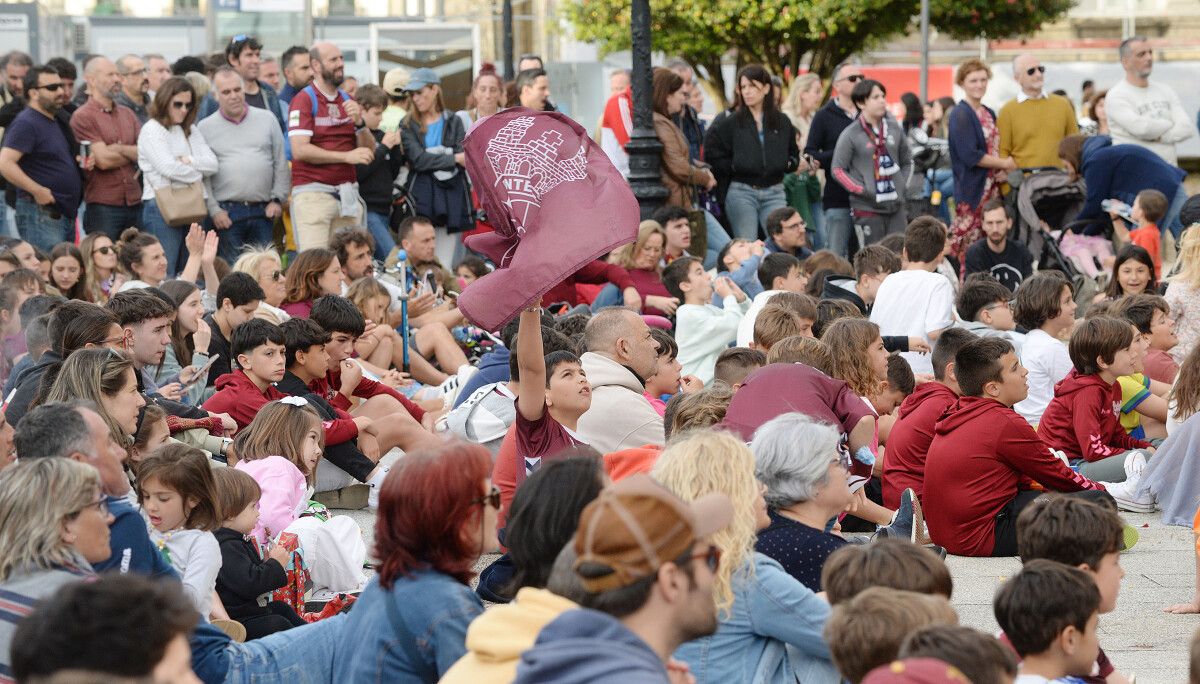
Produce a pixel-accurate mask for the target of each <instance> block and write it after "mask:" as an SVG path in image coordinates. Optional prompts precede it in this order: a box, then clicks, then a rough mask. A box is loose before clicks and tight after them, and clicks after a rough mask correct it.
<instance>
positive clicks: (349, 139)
mask: <svg viewBox="0 0 1200 684" xmlns="http://www.w3.org/2000/svg"><path fill="white" fill-rule="evenodd" d="M309 61H310V63H311V65H312V72H313V82H312V84H311V85H309V86H307V87H305V88H303V89H301V90H300V92H298V93H296V95H295V97H293V98H292V101H291V104H290V105H289V108H288V127H287V129H288V139H289V140H291V143H292V203H291V212H292V226H293V228H294V230H295V234H296V246H297V247H298V248H299V249H300V250H301V251H303V250H306V249H313V248H316V247H321V248H324V247H328V246H329V237H330V235H332V234H333V231H335V230H337V229H338V228H341V227H342V226H353V225H363V221H364V217H365V211H366V208H365V206H363V204H362V200H361V199H359V196H358V175H357V174H356V173H355V170H354V165H355V164H369V163H371V160H372V159H374V158H375V138H373V137H371V131H369V130H367V128H366V127H365V126H363V121H362V110H361V109H360V108H359V106H358V103H357V102H355V101H354V100H352V99H351V98H350V97H349V95H347V94H346V92H345V91H344V90H342V89H341V85H342V81H343V80H344V79H345V60H344V59H343V57H342V51H341V50H340V49H339V48H338V46H336V45H334V44H333V43H329V42H319V43H316V44H314V45H313V46H312V49H311V50H309Z"/></svg>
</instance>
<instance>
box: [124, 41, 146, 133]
mask: <svg viewBox="0 0 1200 684" xmlns="http://www.w3.org/2000/svg"><path fill="white" fill-rule="evenodd" d="M117 73H119V74H120V75H121V90H120V92H118V93H117V104H119V105H121V106H122V107H128V108H130V109H132V110H133V113H134V114H136V115H137V120H138V123H139V124H142V125H145V124H146V121H148V120H149V119H150V95H149V93H150V78H149V77H148V76H147V74H146V63H145V62H143V61H142V58H141V57H138V56H137V55H125V56H124V57H121V58H120V59H118V60H117Z"/></svg>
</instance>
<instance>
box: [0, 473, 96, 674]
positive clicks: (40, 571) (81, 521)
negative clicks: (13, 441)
mask: <svg viewBox="0 0 1200 684" xmlns="http://www.w3.org/2000/svg"><path fill="white" fill-rule="evenodd" d="M112 521H113V517H112V515H111V514H109V512H108V504H107V503H106V501H105V497H104V493H103V492H101V491H100V475H99V473H98V472H97V471H96V469H95V468H93V467H92V466H89V465H85V464H83V463H79V462H78V461H73V460H71V459H68V458H36V459H30V460H28V461H23V462H21V463H18V464H16V465H13V466H10V467H8V468H5V469H4V470H3V471H2V472H0V591H3V592H4V595H5V602H4V605H3V607H0V616H2V617H3V618H4V624H6V625H8V628H7V629H0V669H4V670H6V671H7V670H8V668H9V665H10V662H9V652H10V650H11V647H12V636H13V625H14V624H15V623H16V622H17V621H19V620H20V619H21V618H23V617H24V616H25V615H27V614H28V613H29V611H30V609H32V607H33V605H34V603H36V602H37V601H39V600H41V599H44V598H47V597H49V596H51V595H53V594H54V593H55V592H56V591H58V590H59V588H61V587H62V586H63V585H66V584H70V583H72V582H78V581H80V580H82V579H86V578H89V577H94V576H95V572H94V571H93V570H92V563H99V562H101V561H105V560H108V557H109V556H111V555H112V549H111V548H110V547H109V531H108V526H109V525H110V524H111V523H112Z"/></svg>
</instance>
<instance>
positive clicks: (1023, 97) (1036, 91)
mask: <svg viewBox="0 0 1200 684" xmlns="http://www.w3.org/2000/svg"><path fill="white" fill-rule="evenodd" d="M1013 78H1014V79H1016V81H1017V84H1018V85H1020V86H1021V92H1019V93H1017V97H1016V99H1013V100H1009V101H1008V103H1007V104H1005V105H1004V106H1003V107H1002V108H1001V109H1000V114H999V115H998V116H997V117H996V127H997V128H999V129H1000V157H1001V158H1004V157H1012V158H1013V159H1014V160H1015V161H1016V162H1017V166H1018V167H1021V168H1033V167H1039V166H1055V167H1058V166H1062V163H1061V162H1059V160H1058V143H1059V142H1060V141H1062V139H1063V138H1065V137H1067V136H1068V135H1075V134H1076V133H1078V132H1079V124H1078V123H1077V122H1076V121H1075V109H1074V108H1073V107H1072V106H1071V102H1070V101H1069V100H1068V99H1067V98H1065V97H1062V96H1061V95H1054V94H1052V93H1047V92H1046V67H1045V66H1044V65H1043V64H1042V61H1041V60H1040V59H1038V58H1037V55H1033V54H1029V53H1026V54H1023V55H1018V56H1017V58H1016V59H1014V60H1013Z"/></svg>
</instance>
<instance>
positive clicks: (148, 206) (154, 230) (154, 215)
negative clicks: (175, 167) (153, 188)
mask: <svg viewBox="0 0 1200 684" xmlns="http://www.w3.org/2000/svg"><path fill="white" fill-rule="evenodd" d="M142 229H143V230H145V231H147V232H148V233H150V234H151V235H153V236H154V237H156V238H158V241H159V242H161V243H162V248H163V252H165V253H166V255H167V277H168V278H173V277H175V274H176V273H178V271H179V269H180V268H182V267H183V264H184V263H186V262H187V247H186V246H185V245H184V242H183V239H184V237H185V236H187V231H188V229H187V228H185V227H182V226H180V227H178V228H176V227H175V226H168V225H167V222H166V221H165V220H163V217H162V214H160V213H158V203H157V202H155V201H154V200H152V199H148V200H144V201H143V202H142Z"/></svg>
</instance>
